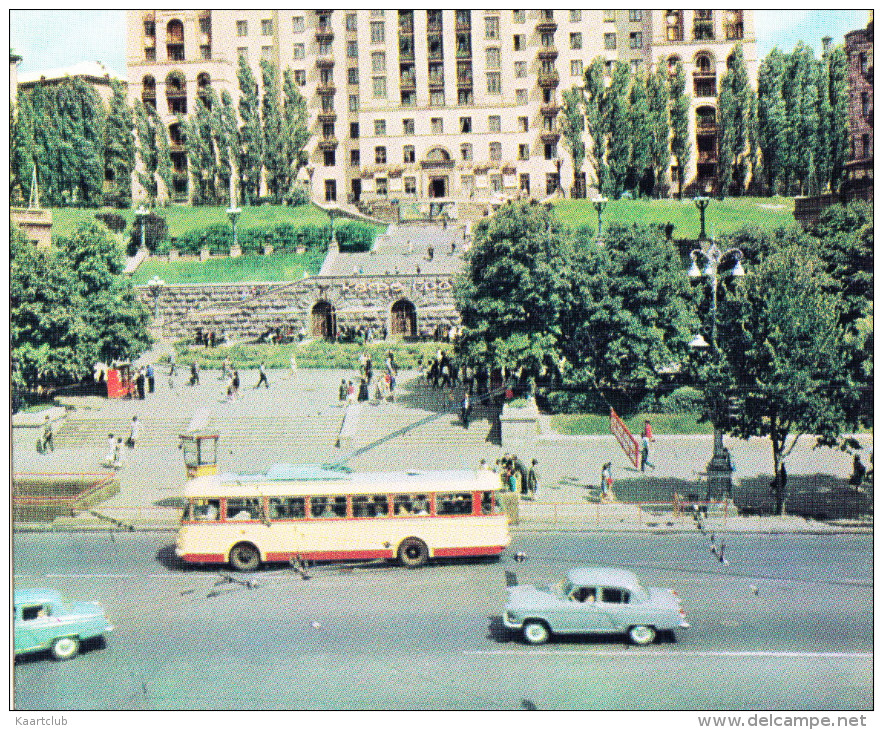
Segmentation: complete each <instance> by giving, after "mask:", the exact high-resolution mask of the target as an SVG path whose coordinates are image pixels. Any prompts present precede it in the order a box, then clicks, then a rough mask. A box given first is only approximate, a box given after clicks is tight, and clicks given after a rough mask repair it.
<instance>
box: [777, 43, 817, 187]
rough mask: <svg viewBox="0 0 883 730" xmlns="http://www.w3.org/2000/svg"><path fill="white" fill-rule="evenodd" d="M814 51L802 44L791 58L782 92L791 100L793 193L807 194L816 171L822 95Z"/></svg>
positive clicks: (789, 139)
mask: <svg viewBox="0 0 883 730" xmlns="http://www.w3.org/2000/svg"><path fill="white" fill-rule="evenodd" d="M813 60H814V59H813V56H812V51H811V50H810V49H809V48H807V46H805V45H804V44H803V43H800V42H799V43H798V44H797V46H796V47H795V49H794V52H793V53H792V54H791V55H790V56H789V57H788V63H787V64H786V67H785V74H784V77H783V82H782V95H783V97H784V98H785V99H787V101H788V103H787V120H788V134H787V143H786V150H787V163H786V166H787V178H788V181H789V183H790V185H789V188H791V189H790V190H789V192H793V191H794V190H796V191H797V192H798V193H799V194H801V195H803V194H805V193H806V192H807V190H808V188H809V181H810V179H811V177H812V176H813V175H814V174H815V172H814V169H815V166H814V162H813V156H814V155H815V153H816V149H815V148H816V145H817V144H818V110H817V108H816V104H817V103H818V94H817V92H816V88H815V83H814V72H813Z"/></svg>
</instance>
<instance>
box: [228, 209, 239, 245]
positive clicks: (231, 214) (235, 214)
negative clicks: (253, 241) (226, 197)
mask: <svg viewBox="0 0 883 730" xmlns="http://www.w3.org/2000/svg"><path fill="white" fill-rule="evenodd" d="M240 215H242V208H237V207H236V206H235V205H231V206H230V207H229V208H227V217H228V218H229V219H230V224H231V225H232V226H233V245H234V246H238V245H239V237H238V235H237V233H236V221H237V220H238V219H239V216H240Z"/></svg>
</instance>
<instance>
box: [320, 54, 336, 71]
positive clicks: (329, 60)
mask: <svg viewBox="0 0 883 730" xmlns="http://www.w3.org/2000/svg"><path fill="white" fill-rule="evenodd" d="M316 65H317V66H318V67H319V68H332V67H333V66H334V56H332V55H331V54H330V53H327V54H324V53H323V54H322V55H319V56H316Z"/></svg>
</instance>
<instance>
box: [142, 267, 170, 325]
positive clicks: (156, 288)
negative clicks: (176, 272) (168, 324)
mask: <svg viewBox="0 0 883 730" xmlns="http://www.w3.org/2000/svg"><path fill="white" fill-rule="evenodd" d="M165 286H166V283H165V282H164V281H163V280H162V279H160V278H159V277H158V276H154V277H153V278H152V279H151V280H150V281H148V282H147V287H148V289H150V293H151V294H152V295H153V318H154V319H159V295H160V294H161V293H162V290H163V289H164V288H165Z"/></svg>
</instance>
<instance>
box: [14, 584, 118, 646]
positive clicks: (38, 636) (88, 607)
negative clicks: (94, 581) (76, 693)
mask: <svg viewBox="0 0 883 730" xmlns="http://www.w3.org/2000/svg"><path fill="white" fill-rule="evenodd" d="M12 602H13V621H14V628H15V654H16V656H18V655H19V654H28V653H31V652H37V651H44V650H46V649H48V650H49V651H50V652H51V654H52V656H53V658H55V659H57V660H59V661H61V660H64V659H72V658H73V657H75V656H76V655H77V653H78V652H79V650H80V644H81V643H83V642H85V641H89V640H91V639H99V640H102V641H103V639H104V634H106V633H108V632H110V631H113V626H111V624H110V623H109V622H108V620H107V617H106V616H105V614H104V609H103V608H102V607H101V604H100V603H97V602H95V601H83V602H78V603H68V602H67V601H65V600H64V599H63V598H62V596H61V593H59V592H58V591H56V590H53V589H51V588H22V589H18V590H15V591H13V594H12Z"/></svg>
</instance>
